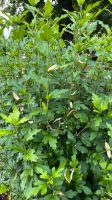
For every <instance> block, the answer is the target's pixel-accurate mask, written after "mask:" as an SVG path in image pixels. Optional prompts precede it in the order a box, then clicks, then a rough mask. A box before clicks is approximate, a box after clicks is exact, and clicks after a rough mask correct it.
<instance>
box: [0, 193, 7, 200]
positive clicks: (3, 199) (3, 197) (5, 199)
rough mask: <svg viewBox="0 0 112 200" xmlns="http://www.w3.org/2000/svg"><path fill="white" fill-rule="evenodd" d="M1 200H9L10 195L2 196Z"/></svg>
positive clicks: (0, 196)
mask: <svg viewBox="0 0 112 200" xmlns="http://www.w3.org/2000/svg"><path fill="white" fill-rule="evenodd" d="M0 200H9V198H8V194H3V195H0Z"/></svg>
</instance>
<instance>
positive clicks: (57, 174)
mask: <svg viewBox="0 0 112 200" xmlns="http://www.w3.org/2000/svg"><path fill="white" fill-rule="evenodd" d="M63 170H64V169H63V168H62V169H61V168H59V169H57V170H56V168H55V167H53V168H52V177H53V178H59V177H61V176H62V171H63Z"/></svg>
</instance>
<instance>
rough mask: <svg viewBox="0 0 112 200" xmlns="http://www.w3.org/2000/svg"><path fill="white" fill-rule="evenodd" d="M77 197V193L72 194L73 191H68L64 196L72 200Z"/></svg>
mask: <svg viewBox="0 0 112 200" xmlns="http://www.w3.org/2000/svg"><path fill="white" fill-rule="evenodd" d="M76 195H77V192H74V191H73V190H68V191H67V192H65V196H66V197H68V198H69V199H73V197H75V196H76Z"/></svg>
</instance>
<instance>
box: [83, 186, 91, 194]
mask: <svg viewBox="0 0 112 200" xmlns="http://www.w3.org/2000/svg"><path fill="white" fill-rule="evenodd" d="M82 189H83V191H84V193H85V194H87V195H91V194H92V191H91V189H90V188H89V187H87V186H83V187H82Z"/></svg>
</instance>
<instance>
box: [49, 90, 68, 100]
mask: <svg viewBox="0 0 112 200" xmlns="http://www.w3.org/2000/svg"><path fill="white" fill-rule="evenodd" d="M68 94H69V90H68V89H62V90H58V89H55V90H54V91H53V92H51V93H50V94H49V98H50V99H52V98H53V99H62V98H67V97H68Z"/></svg>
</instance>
